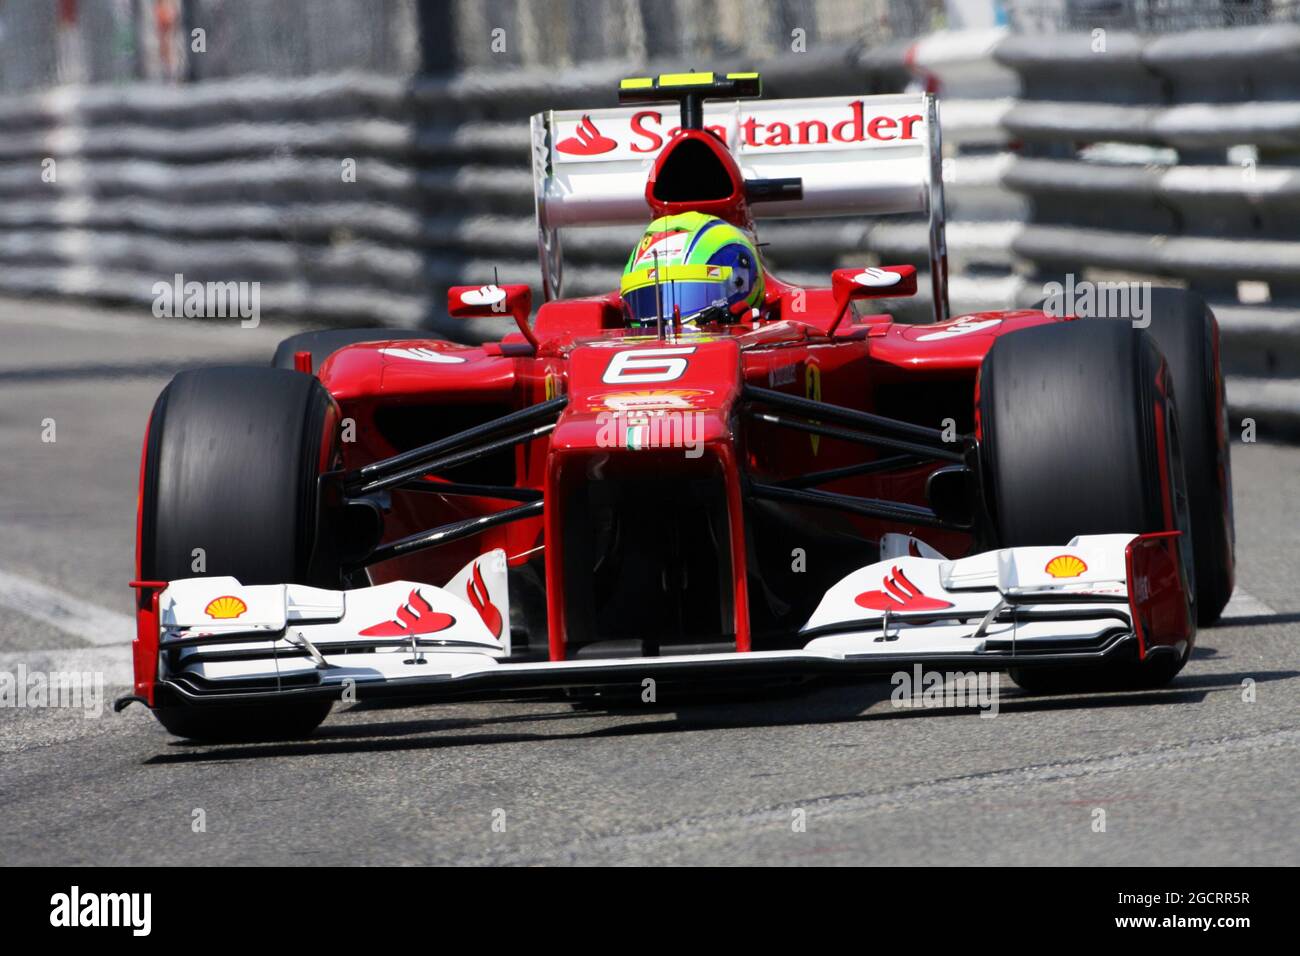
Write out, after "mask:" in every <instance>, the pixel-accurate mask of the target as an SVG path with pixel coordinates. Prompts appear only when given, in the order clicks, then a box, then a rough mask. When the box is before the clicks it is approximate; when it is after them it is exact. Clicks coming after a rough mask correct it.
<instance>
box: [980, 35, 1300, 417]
mask: <svg viewBox="0 0 1300 956" xmlns="http://www.w3.org/2000/svg"><path fill="white" fill-rule="evenodd" d="M993 56H994V59H995V61H996V62H997V63H999V64H1001V65H1002V66H1005V67H1007V68H1008V69H1011V70H1014V71H1015V73H1016V74H1017V76H1018V77H1019V80H1020V84H1021V92H1020V96H1019V98H1018V99H1017V101H1016V103H1015V105H1014V107H1013V108H1012V109H1011V110H1010V111H1009V112H1008V113H1007V115H1006V117H1005V120H1004V126H1005V128H1006V130H1007V132H1008V134H1009V135H1010V136H1011V137H1013V139H1014V140H1015V141H1017V143H1018V149H1017V151H1016V156H1015V159H1014V160H1013V162H1012V163H1011V164H1010V166H1009V167H1008V169H1007V170H1006V172H1005V174H1004V177H1003V183H1004V185H1005V186H1007V187H1008V188H1010V189H1012V190H1014V191H1016V192H1017V193H1019V194H1020V195H1022V196H1024V197H1025V198H1026V199H1027V200H1028V212H1029V215H1028V217H1027V219H1026V222H1025V224H1024V226H1023V228H1022V229H1021V230H1019V231H1018V232H1017V233H1016V234H1015V235H1014V236H1013V237H1012V239H1011V244H1010V245H1011V250H1012V252H1013V253H1014V254H1015V256H1016V257H1017V259H1018V260H1019V261H1020V262H1022V263H1026V264H1028V268H1027V269H1026V270H1025V271H1026V274H1027V276H1028V277H1029V278H1030V280H1031V281H1030V283H1029V284H1032V285H1033V286H1037V287H1039V288H1041V283H1042V282H1043V281H1047V280H1049V279H1054V278H1058V277H1059V276H1060V274H1061V273H1062V272H1067V271H1070V272H1074V273H1076V274H1078V275H1079V277H1080V278H1082V277H1083V275H1084V274H1085V273H1096V274H1098V275H1100V276H1105V277H1113V278H1144V277H1154V278H1157V279H1160V280H1172V281H1175V282H1179V283H1183V284H1186V285H1187V286H1189V287H1190V288H1193V289H1196V290H1198V291H1200V292H1202V293H1203V294H1204V295H1205V296H1206V298H1207V299H1209V300H1210V302H1211V304H1212V305H1213V306H1214V308H1215V312H1216V315H1217V316H1218V318H1219V323H1220V327H1221V329H1222V332H1223V350H1224V351H1223V357H1224V364H1225V367H1226V368H1227V369H1228V371H1229V373H1230V378H1229V391H1228V396H1229V402H1230V405H1231V406H1232V409H1233V415H1234V417H1235V418H1238V419H1241V418H1255V419H1257V420H1258V422H1259V433H1260V434H1267V435H1272V436H1277V435H1279V434H1281V433H1283V432H1285V433H1287V434H1289V435H1290V436H1291V437H1292V438H1300V228H1297V225H1296V224H1297V222H1300V24H1297V23H1275V24H1271V25H1268V26H1259V27H1239V28H1231V29H1219V30H1196V31H1189V32H1186V33H1178V34H1170V35H1164V36H1155V37H1144V36H1137V35H1134V34H1125V33H1115V32H1109V33H1107V32H1106V31H1101V32H1099V33H1087V34H1076V33H1065V34H1047V35H1035V36H1026V35H1017V36H1008V37H1007V38H1006V39H1004V40H1003V41H1001V42H1000V43H999V44H998V45H997V48H996V50H995V51H994V54H993Z"/></svg>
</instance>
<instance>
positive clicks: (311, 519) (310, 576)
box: [139, 367, 338, 741]
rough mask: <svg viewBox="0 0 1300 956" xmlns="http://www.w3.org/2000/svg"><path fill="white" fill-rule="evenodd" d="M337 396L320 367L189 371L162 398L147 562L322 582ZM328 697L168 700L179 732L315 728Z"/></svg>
mask: <svg viewBox="0 0 1300 956" xmlns="http://www.w3.org/2000/svg"><path fill="white" fill-rule="evenodd" d="M337 434H338V408H337V406H336V405H335V403H334V401H333V399H332V398H331V397H330V395H329V393H328V392H326V391H325V389H324V388H323V387H322V386H321V384H320V382H319V381H318V380H317V379H316V378H315V377H314V376H310V375H304V374H302V373H300V372H292V371H285V370H282V369H274V368H233V367H232V368H205V369H197V370H194V371H188V372H181V373H180V374H179V375H177V376H176V377H175V378H174V379H173V380H172V382H171V383H170V384H169V385H168V386H167V388H166V389H164V390H163V392H162V394H161V395H160V396H159V397H158V400H157V402H156V403H155V405H154V409H153V414H152V416H151V418H150V423H149V439H148V443H147V445H146V449H145V456H144V465H143V468H144V474H143V476H142V480H141V491H142V493H141V500H140V542H139V555H140V572H141V574H142V576H143V578H144V579H145V580H155V581H172V580H176V579H178V578H189V577H196V576H214V575H231V576H233V577H236V578H238V579H239V581H240V583H241V584H290V583H300V584H316V585H319V586H326V587H328V586H337V581H331V580H324V579H319V577H314V575H315V576H318V575H319V574H320V570H319V569H318V568H313V567H312V566H311V556H312V549H313V544H314V540H313V539H314V534H315V528H316V512H317V501H316V495H317V477H318V476H319V475H320V474H321V472H323V471H325V470H328V469H329V468H330V467H332V466H333V465H334V463H335V461H336V458H337V454H338V451H337ZM329 710H330V702H329V701H323V702H322V701H300V700H295V701H285V702H276V703H268V704H258V705H248V706H211V705H205V706H202V707H197V706H190V705H185V704H181V703H178V702H171V701H160V706H159V707H158V708H156V709H155V711H154V713H155V715H156V716H157V718H158V720H159V721H160V722H161V723H162V725H163V726H164V727H166V728H167V730H169V731H170V732H171V733H173V734H176V735H177V736H179V737H187V738H190V739H194V740H205V741H218V740H220V741H227V740H265V739H287V738H295V737H301V736H304V735H305V734H308V733H310V732H311V731H312V730H313V729H315V727H316V726H317V725H319V724H320V722H321V721H322V720H324V719H325V717H326V715H327V714H328V713H329Z"/></svg>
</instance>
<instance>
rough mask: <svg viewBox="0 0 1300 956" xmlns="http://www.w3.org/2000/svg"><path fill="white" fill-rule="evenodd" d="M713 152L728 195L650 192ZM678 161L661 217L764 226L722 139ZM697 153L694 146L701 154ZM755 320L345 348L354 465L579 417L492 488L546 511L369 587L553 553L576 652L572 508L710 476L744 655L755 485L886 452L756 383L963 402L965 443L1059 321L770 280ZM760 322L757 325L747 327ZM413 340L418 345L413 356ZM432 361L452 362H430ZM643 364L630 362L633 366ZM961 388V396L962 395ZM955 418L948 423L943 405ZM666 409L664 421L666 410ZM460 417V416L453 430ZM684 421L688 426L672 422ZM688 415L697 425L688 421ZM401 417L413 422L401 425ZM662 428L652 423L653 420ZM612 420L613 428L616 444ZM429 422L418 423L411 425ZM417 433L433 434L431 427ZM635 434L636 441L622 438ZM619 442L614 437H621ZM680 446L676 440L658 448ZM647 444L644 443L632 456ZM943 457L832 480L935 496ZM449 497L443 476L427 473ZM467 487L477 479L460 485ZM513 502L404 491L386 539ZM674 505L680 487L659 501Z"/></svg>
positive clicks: (922, 418) (565, 626)
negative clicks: (560, 402) (451, 438)
mask: <svg viewBox="0 0 1300 956" xmlns="http://www.w3.org/2000/svg"><path fill="white" fill-rule="evenodd" d="M688 141H694V142H695V143H698V144H703V145H704V146H705V147H707V149H708V150H709V151H711V152H712V153H713V154H714V156H715V157H716V159H717V161H718V162H719V163H721V164H722V165H723V166H724V167H725V168H726V169H727V170H728V172H729V173H730V175H731V177H732V182H733V189H732V193H731V195H729V196H727V197H725V198H721V199H711V200H709V201H705V202H690V203H684V202H663V201H660V200H658V199H656V198H655V183H656V180H657V178H658V177H659V174H660V172H661V170H662V169H663V166H664V164H665V161H666V160H667V159H668V158H669V156H670V155H671V153H672V152H673V151H674V148H681V146H682V144H683V143H686V142H688ZM674 148H669V149H665V150H664V151H663V152H662V153H661V154H660V157H659V161H658V162H657V163H656V164H655V166H654V168H653V170H652V172H651V174H650V178H649V181H648V183H647V186H646V197H647V205H648V207H649V208H648V213H649V214H650V215H653V216H662V215H668V214H672V213H678V212H683V211H686V210H693V211H699V212H705V213H709V214H711V215H716V216H719V217H721V218H723V219H726V220H728V221H730V222H733V223H736V224H738V225H741V226H743V227H745V228H747V229H750V230H752V229H753V221H752V219H751V217H750V214H749V210H748V206H747V204H746V200H745V196H744V189H743V180H742V178H741V175H740V172H739V170H738V169H737V168H736V166H735V163H734V160H733V159H732V157H731V155H730V153H729V152H728V151H727V150H726V148H725V147H723V146H722V145H721V143H719V142H718V141H717V139H716V138H715V137H714V136H713V135H712V134H710V133H708V132H704V131H694V130H688V131H685V132H683V133H682V134H681V135H680V136H679V138H678V139H677V140H676V141H675V144H674ZM695 148H696V149H697V150H698V147H695ZM765 280H766V286H765V299H764V303H763V307H762V314H761V316H760V317H759V318H758V319H757V320H755V321H744V322H740V323H738V324H735V325H732V326H729V327H716V328H710V329H706V330H701V331H700V332H698V333H684V334H680V335H676V334H672V332H671V330H669V332H668V333H667V334H666V335H665V337H664V338H662V339H660V338H658V337H654V336H649V337H648V336H646V334H645V333H644V332H638V333H635V334H634V333H632V332H629V331H627V330H626V329H625V327H624V322H623V316H622V311H621V305H620V301H619V297H618V295H617V293H610V294H607V295H603V296H594V297H588V298H581V299H570V300H558V301H553V302H547V303H545V304H544V305H542V306H541V307H540V308H539V309H538V310H537V311H536V314H535V316H534V319H533V323H532V333H533V336H535V338H536V340H537V346H536V348H535V349H533V348H532V347H531V343H530V342H528V341H527V339H526V338H525V336H524V335H523V334H520V333H511V334H509V335H507V336H506V337H505V338H504V339H503V340H502V341H501V342H499V343H489V344H486V345H483V346H478V347H470V346H464V345H456V344H451V343H447V342H441V341H434V340H430V341H429V342H427V343H418V342H417V343H413V342H410V341H403V342H390V343H385V342H375V343H369V344H363V345H355V346H350V347H348V348H345V349H343V350H341V351H339V352H337V353H335V354H334V355H333V356H331V357H330V358H329V359H328V360H327V361H325V362H324V364H323V365H322V367H321V368H320V369H319V376H320V379H321V381H322V383H323V384H324V385H325V387H326V388H327V389H328V390H329V391H330V393H331V394H332V395H333V396H334V397H335V399H336V400H337V401H338V403H339V406H340V410H341V414H342V417H343V418H344V419H345V420H346V419H352V420H353V421H355V423H356V441H355V442H353V443H349V444H345V445H344V446H343V455H344V465H345V466H346V467H347V468H357V467H360V466H362V465H365V464H367V463H369V462H371V461H375V460H377V459H381V458H385V457H387V456H390V455H393V454H396V453H398V452H401V451H405V450H407V449H409V448H411V447H414V446H415V445H416V444H419V443H422V442H428V441H432V440H435V439H437V438H440V437H443V436H445V435H447V434H451V433H453V432H455V431H457V430H459V429H462V428H465V427H468V426H470V425H472V424H477V423H479V422H483V421H488V420H491V419H493V418H496V417H499V416H501V415H503V414H506V413H507V412H510V411H515V410H518V409H521V408H524V407H527V406H529V405H533V404H536V403H538V402H541V401H543V400H545V399H547V398H551V397H554V396H556V395H567V396H568V397H569V399H570V401H569V404H568V406H567V407H566V408H565V409H564V411H563V413H562V414H561V416H560V418H559V421H558V424H557V426H556V428H555V429H554V431H553V432H552V433H551V434H550V435H549V436H547V437H545V438H541V439H538V440H536V441H533V442H531V443H528V444H525V445H522V446H518V447H517V448H515V449H514V451H513V453H512V455H513V467H510V463H509V462H505V461H503V462H501V463H500V466H501V467H500V470H501V472H503V473H505V474H506V477H505V478H502V477H501V476H500V475H499V474H498V475H494V477H493V479H492V483H495V484H501V483H505V484H514V485H518V486H521V487H527V488H533V489H540V490H542V491H543V492H544V495H545V502H546V504H545V513H544V515H543V516H542V517H541V518H530V519H525V520H520V521H517V522H514V523H511V524H506V525H502V526H498V527H494V528H491V529H488V530H486V531H484V532H483V533H482V534H481V535H479V536H478V537H476V538H471V539H466V540H462V541H459V542H456V543H455V544H451V545H448V546H446V547H443V548H440V549H436V550H432V551H425V552H421V553H419V554H416V555H411V556H407V557H403V558H397V559H393V560H390V561H387V562H385V563H384V564H381V565H377V566H372V568H371V569H370V570H371V578H372V580H373V581H374V582H375V583H382V582H386V581H392V580H398V579H407V580H414V581H430V582H441V581H444V580H446V579H447V578H448V577H450V576H451V575H452V574H454V573H455V572H456V570H457V569H459V568H461V567H462V566H463V565H464V564H465V563H466V562H467V561H469V560H470V559H472V558H473V557H474V556H476V555H478V554H481V553H483V552H485V551H488V550H490V549H493V548H504V549H505V551H506V554H507V555H508V556H509V560H510V563H511V566H512V567H518V566H521V565H523V564H525V563H527V562H529V561H530V560H536V559H537V558H538V556H539V555H541V556H542V557H543V559H544V562H545V584H546V601H547V609H548V619H549V620H548V630H549V656H550V658H551V659H552V660H563V659H565V658H566V656H568V655H569V653H570V648H569V646H568V639H567V638H568V633H569V622H568V616H569V615H571V613H572V610H573V609H572V608H571V607H570V606H569V601H568V600H566V580H565V576H566V569H565V545H566V531H565V528H566V525H565V522H566V507H567V506H568V503H569V502H571V501H572V500H574V496H575V494H576V493H577V492H579V491H580V490H581V489H583V488H584V487H585V486H587V485H589V484H590V483H593V482H602V481H613V482H618V481H625V480H628V479H631V478H636V477H640V478H643V479H644V478H645V477H647V476H654V478H655V479H656V480H657V481H661V482H663V483H664V487H665V488H667V487H670V486H671V484H672V482H674V481H679V480H680V481H691V480H697V479H701V480H706V481H711V482H715V483H717V484H718V486H719V487H720V488H721V489H722V493H723V496H724V498H725V511H726V516H727V531H726V541H725V542H721V544H722V545H723V546H722V547H720V548H719V554H718V560H719V561H721V562H724V563H726V564H727V565H728V567H727V568H726V569H725V570H726V577H727V578H728V579H729V580H730V582H731V584H730V587H731V595H732V601H731V605H732V607H731V611H732V614H731V616H732V621H731V626H730V627H728V628H725V630H726V631H729V635H728V636H729V639H730V640H732V641H734V647H735V649H736V650H738V651H746V650H749V649H750V647H751V646H752V641H751V628H750V614H749V611H750V595H749V593H748V590H749V582H750V579H751V573H750V572H751V569H750V567H749V565H750V558H749V552H748V550H747V541H746V520H745V501H744V497H743V483H742V474H744V475H748V476H752V477H754V478H756V479H759V480H780V479H784V478H789V477H792V476H796V475H801V474H805V473H808V472H812V471H822V470H826V469H831V468H835V467H839V466H846V465H850V464H854V463H857V462H861V461H863V460H864V456H865V457H866V458H870V457H871V456H873V455H880V454H882V453H880V452H877V451H874V450H869V449H863V448H862V447H861V446H857V445H851V444H848V443H844V442H840V441H837V440H835V439H833V438H826V437H819V436H812V435H808V434H803V433H799V432H793V431H791V430H789V429H780V428H777V427H773V426H771V425H768V424H766V423H764V422H761V421H753V420H748V419H745V418H743V417H741V416H740V415H739V414H738V408H737V404H738V398H739V395H740V391H741V388H742V387H743V386H744V385H745V384H750V385H755V386H759V387H763V388H770V389H774V390H777V391H783V392H786V393H788V394H792V395H799V396H804V397H808V398H815V399H818V400H820V401H823V402H829V403H832V404H835V405H841V406H845V407H847V408H851V409H856V410H861V411H866V412H873V413H879V414H883V415H887V416H890V417H893V418H897V419H901V420H904V421H911V422H916V423H918V424H924V425H927V426H930V427H935V428H943V427H944V426H945V424H946V423H945V422H944V421H943V419H944V418H946V417H948V416H949V414H950V412H951V409H952V408H954V407H956V408H966V409H969V418H968V420H965V421H957V422H956V423H955V424H956V427H957V429H958V430H959V431H963V432H970V431H973V430H974V425H975V422H974V418H975V378H976V372H977V370H978V368H979V365H980V362H981V360H982V359H983V357H984V354H985V353H986V352H987V350H988V348H989V346H990V345H991V344H992V342H993V341H994V339H995V338H996V337H997V336H998V335H1001V334H1005V333H1007V332H1012V331H1015V330H1016V329H1020V328H1024V327H1026V326H1029V325H1037V324H1041V323H1045V322H1052V321H1060V320H1059V319H1054V318H1053V317H1051V316H1049V315H1047V314H1045V313H1043V312H1041V311H1036V310H1033V311H1025V310H1021V311H1006V312H982V313H976V314H973V315H969V316H964V317H961V318H958V319H954V320H951V321H949V322H946V323H943V324H940V325H906V324H899V323H895V322H893V321H892V320H891V319H890V317H889V316H888V315H865V316H854V315H853V314H850V315H849V316H848V317H847V318H845V319H844V321H842V322H841V323H840V324H839V325H838V328H836V329H835V333H834V336H833V337H832V336H829V335H828V334H827V332H828V329H830V328H831V327H832V325H833V324H834V323H835V320H836V317H837V311H838V310H837V308H836V303H835V297H834V295H833V294H832V290H831V289H830V288H814V289H802V288H797V287H794V286H791V285H788V284H787V283H785V282H782V281H781V280H780V279H778V278H777V277H776V276H773V275H771V274H766V275H765ZM746 318H748V317H746ZM413 347H414V348H413ZM419 349H427V350H430V351H432V352H435V353H437V356H440V357H441V358H442V359H443V360H442V361H436V360H435V361H428V360H426V358H424V357H422V356H421V354H420V353H419ZM629 353H632V354H631V355H629ZM954 396H960V398H959V401H957V402H955V403H954V402H953V398H954ZM655 403H660V404H661V405H662V407H661V408H657V409H655V408H651V409H649V410H646V414H644V415H642V416H641V417H640V418H638V417H636V415H635V413H634V412H628V413H627V415H628V416H629V417H627V418H626V419H619V418H616V417H615V416H614V415H613V414H612V413H614V412H618V411H619V410H620V409H622V410H624V411H626V409H627V407H628V406H629V405H632V406H637V405H639V406H640V407H641V408H642V409H643V410H645V406H646V405H647V404H648V405H654V404H655ZM941 409H942V410H943V411H942V414H940V410H941ZM660 412H663V413H664V414H658V413H660ZM449 414H450V415H451V416H452V418H453V419H454V420H453V421H449V422H446V423H445V424H444V423H443V422H442V421H441V419H444V418H445V417H446V416H448V415H449ZM678 415H680V416H681V417H675V416H678ZM685 416H690V420H689V425H683V421H685ZM395 419H401V420H402V421H403V422H404V423H406V425H405V427H399V426H397V425H395V424H394V421H395ZM642 419H645V420H646V425H645V426H644V427H646V429H647V431H649V429H650V428H651V427H652V426H654V425H656V424H657V425H660V426H664V427H663V428H662V429H661V432H662V431H667V432H669V433H673V428H674V426H676V427H678V428H679V431H678V432H677V433H674V434H676V435H677V438H681V437H682V435H681V434H680V428H688V429H689V432H690V433H691V434H690V435H689V437H692V438H693V439H695V440H698V441H699V443H700V444H701V446H702V447H701V451H700V453H699V454H698V456H695V457H691V456H688V455H686V454H684V453H683V448H682V447H680V443H674V442H672V441H670V440H669V441H665V440H664V436H663V434H662V433H661V434H660V435H659V439H660V440H659V441H651V442H649V443H648V444H649V447H646V446H645V443H638V442H635V441H627V440H625V439H627V438H628V436H627V434H626V429H627V428H629V427H630V428H633V429H635V428H637V427H638V426H637V425H635V424H630V425H629V424H627V423H628V422H633V423H635V422H637V421H641V420H642ZM656 419H657V421H656ZM611 421H613V422H614V423H615V426H614V431H613V432H611V425H610V423H611ZM417 423H419V424H417ZM421 426H423V427H421ZM618 429H624V432H623V433H621V434H620V433H617V430H618ZM611 435H613V438H612V442H613V443H612V444H611ZM664 445H668V446H669V447H664ZM633 446H636V447H633ZM935 466H936V463H923V464H918V465H916V466H915V467H912V468H908V469H904V470H898V471H891V472H888V473H881V474H868V475H862V476H857V477H852V478H845V479H842V480H840V481H836V482H831V483H828V484H827V485H825V486H824V487H825V489H826V490H828V491H838V492H842V493H845V494H853V495H859V496H865V497H869V498H880V499H888V500H894V501H903V502H909V503H915V504H925V503H926V502H925V482H926V479H927V477H928V476H929V475H930V473H931V472H932V471H933V470H934V468H935ZM425 480H426V482H427V483H428V484H429V485H430V486H431V488H432V487H436V484H437V483H438V481H440V480H442V479H441V478H440V477H430V478H426V479H425ZM461 480H465V479H463V478H462V479H461ZM510 504H511V503H510V502H506V501H501V500H493V499H486V498H473V497H465V496H460V495H458V496H445V497H444V496H439V495H437V494H428V493H411V492H401V491H399V492H394V493H393V495H392V501H391V511H390V512H389V513H388V515H387V516H386V526H385V534H384V540H385V541H391V540H393V539H396V538H400V537H402V536H404V535H407V534H411V533H414V532H416V531H419V530H420V529H423V528H428V527H431V526H436V525H440V524H445V523H448V522H450V521H454V520H457V519H460V518H465V517H469V516H472V515H479V514H485V513H488V512H492V511H499V510H503V509H505V508H507V507H509V506H510ZM645 507H646V508H648V509H664V510H666V511H667V512H671V510H672V509H673V501H672V499H671V495H666V496H665V498H664V499H663V500H656V501H650V502H646V503H645ZM804 510H805V511H807V514H806V516H805V520H806V521H807V522H809V523H810V524H817V523H826V522H827V521H828V520H834V521H835V522H837V523H842V526H843V527H851V528H852V530H853V532H854V533H856V534H857V535H859V536H860V537H861V538H862V539H863V540H864V541H868V542H874V541H877V540H878V539H879V537H880V536H881V535H882V534H883V533H885V532H886V531H897V532H905V533H913V534H916V535H917V536H918V537H920V538H923V539H925V540H927V541H929V542H930V543H932V544H933V545H934V546H935V547H936V548H938V549H939V550H941V551H943V552H944V553H946V554H950V555H953V556H959V555H962V554H965V553H966V552H967V551H968V550H969V548H970V543H971V542H970V540H969V538H968V536H966V535H964V534H961V533H957V532H951V531H933V530H927V529H924V528H920V527H909V526H907V525H905V524H902V525H900V524H899V523H897V522H890V521H884V520H878V519H871V518H863V517H854V516H845V517H839V516H837V517H835V518H834V519H828V518H827V515H826V513H825V512H817V511H813V510H811V509H804Z"/></svg>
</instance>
